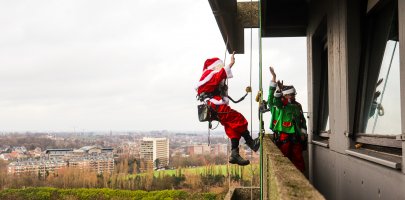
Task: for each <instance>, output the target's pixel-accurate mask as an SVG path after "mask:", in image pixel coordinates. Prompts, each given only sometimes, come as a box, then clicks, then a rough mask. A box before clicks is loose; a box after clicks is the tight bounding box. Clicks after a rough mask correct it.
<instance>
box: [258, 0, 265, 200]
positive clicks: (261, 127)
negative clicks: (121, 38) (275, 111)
mask: <svg viewBox="0 0 405 200" xmlns="http://www.w3.org/2000/svg"><path fill="white" fill-rule="evenodd" d="M258 6H259V93H260V94H263V92H262V91H263V86H262V19H261V16H262V7H261V0H259V5H258ZM262 103H263V95H260V98H259V105H261V104H262ZM259 115H260V120H259V137H260V199H263V135H264V131H263V113H261V112H259Z"/></svg>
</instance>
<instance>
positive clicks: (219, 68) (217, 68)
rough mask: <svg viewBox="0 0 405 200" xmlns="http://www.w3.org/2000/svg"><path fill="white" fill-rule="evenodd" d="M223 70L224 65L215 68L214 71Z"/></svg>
mask: <svg viewBox="0 0 405 200" xmlns="http://www.w3.org/2000/svg"><path fill="white" fill-rule="evenodd" d="M222 68H224V65H222V64H221V65H217V66H215V67H214V71H219V70H221V69H222Z"/></svg>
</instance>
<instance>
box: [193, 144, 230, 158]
mask: <svg viewBox="0 0 405 200" xmlns="http://www.w3.org/2000/svg"><path fill="white" fill-rule="evenodd" d="M227 151H228V145H227V144H211V145H210V146H208V144H194V145H191V146H188V147H187V154H188V155H190V156H193V155H208V154H211V155H220V154H224V155H226V154H227Z"/></svg>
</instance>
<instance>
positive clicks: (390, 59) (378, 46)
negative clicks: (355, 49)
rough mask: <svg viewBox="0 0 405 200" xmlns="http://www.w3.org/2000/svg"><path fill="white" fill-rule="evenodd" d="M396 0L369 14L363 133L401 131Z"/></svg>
mask: <svg viewBox="0 0 405 200" xmlns="http://www.w3.org/2000/svg"><path fill="white" fill-rule="evenodd" d="M397 10H398V8H397V4H396V1H390V2H389V3H387V4H385V5H384V6H383V7H381V8H380V9H379V10H376V11H374V12H372V13H371V14H369V15H368V16H367V22H368V25H367V30H366V34H365V37H366V39H367V40H366V41H367V43H366V44H365V46H364V53H365V54H364V55H363V59H364V60H363V70H362V72H361V73H360V74H361V75H362V76H363V77H362V80H363V82H362V86H361V87H362V93H361V95H360V96H359V98H361V99H362V100H361V102H362V103H361V104H359V105H361V106H362V111H361V120H360V128H359V131H360V133H365V134H368V135H385V136H390V137H391V136H392V137H393V136H395V135H399V134H401V106H400V103H401V101H400V100H401V99H400V79H399V74H400V68H399V43H398V15H397Z"/></svg>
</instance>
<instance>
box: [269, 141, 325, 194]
mask: <svg viewBox="0 0 405 200" xmlns="http://www.w3.org/2000/svg"><path fill="white" fill-rule="evenodd" d="M263 178H264V179H263V199H325V198H324V197H323V196H322V195H321V194H320V193H319V192H318V190H316V189H315V188H314V187H313V186H312V185H311V183H310V182H309V181H308V179H306V178H305V176H304V175H303V174H302V173H301V172H300V171H299V170H298V169H296V168H295V166H294V165H293V164H292V163H291V162H290V160H288V158H287V157H284V155H283V154H282V153H281V151H280V150H279V149H278V148H277V146H276V145H275V144H274V143H273V142H272V141H271V139H270V137H269V135H266V136H265V137H264V141H263Z"/></svg>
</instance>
